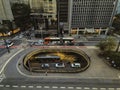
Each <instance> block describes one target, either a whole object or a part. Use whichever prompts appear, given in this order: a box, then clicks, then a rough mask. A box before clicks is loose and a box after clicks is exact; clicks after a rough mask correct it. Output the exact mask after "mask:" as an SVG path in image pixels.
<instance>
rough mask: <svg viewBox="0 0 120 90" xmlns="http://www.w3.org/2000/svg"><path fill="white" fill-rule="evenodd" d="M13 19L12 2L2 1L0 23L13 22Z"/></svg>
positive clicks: (0, 3)
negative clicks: (4, 21)
mask: <svg viewBox="0 0 120 90" xmlns="http://www.w3.org/2000/svg"><path fill="white" fill-rule="evenodd" d="M13 19H14V18H13V14H12V10H11V6H10V1H9V0H0V22H1V23H2V21H3V20H10V21H12V20H13Z"/></svg>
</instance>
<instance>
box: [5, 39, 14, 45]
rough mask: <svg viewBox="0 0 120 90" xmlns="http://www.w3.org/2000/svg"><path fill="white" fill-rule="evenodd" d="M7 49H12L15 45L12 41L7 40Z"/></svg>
mask: <svg viewBox="0 0 120 90" xmlns="http://www.w3.org/2000/svg"><path fill="white" fill-rule="evenodd" d="M6 44H7V47H11V46H13V45H14V43H13V41H12V40H6Z"/></svg>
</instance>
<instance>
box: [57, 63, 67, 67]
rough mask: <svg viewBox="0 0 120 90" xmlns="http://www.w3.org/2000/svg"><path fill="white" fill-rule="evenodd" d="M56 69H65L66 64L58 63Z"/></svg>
mask: <svg viewBox="0 0 120 90" xmlns="http://www.w3.org/2000/svg"><path fill="white" fill-rule="evenodd" d="M55 67H57V68H63V67H65V64H64V63H56V64H55Z"/></svg>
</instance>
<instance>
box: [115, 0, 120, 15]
mask: <svg viewBox="0 0 120 90" xmlns="http://www.w3.org/2000/svg"><path fill="white" fill-rule="evenodd" d="M116 14H120V0H118V4H117V9H116Z"/></svg>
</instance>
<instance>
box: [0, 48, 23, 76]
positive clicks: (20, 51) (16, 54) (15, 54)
mask: <svg viewBox="0 0 120 90" xmlns="http://www.w3.org/2000/svg"><path fill="white" fill-rule="evenodd" d="M23 50H24V49H20V51H18V52H16V53H15V54H14V55H12V56H11V57H10V58H9V59H8V60H7V61H6V63H5V64H4V66H3V67H2V69H1V71H0V74H1V73H2V72H3V70H4V68H5V67H6V65H7V64H8V63H9V61H10V60H11V59H12V58H13V57H15V56H16V55H17V54H18V53H20V52H22V51H23Z"/></svg>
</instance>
